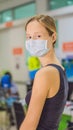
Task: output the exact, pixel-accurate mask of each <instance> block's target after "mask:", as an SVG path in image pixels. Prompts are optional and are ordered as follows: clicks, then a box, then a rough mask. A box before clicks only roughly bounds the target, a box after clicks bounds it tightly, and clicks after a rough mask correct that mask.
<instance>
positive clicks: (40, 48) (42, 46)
mask: <svg viewBox="0 0 73 130" xmlns="http://www.w3.org/2000/svg"><path fill="white" fill-rule="evenodd" d="M47 43H48V41H47V40H27V41H26V49H27V51H28V52H29V53H30V54H31V55H32V56H37V57H41V56H44V55H45V54H46V53H47V52H48V51H49V48H47Z"/></svg>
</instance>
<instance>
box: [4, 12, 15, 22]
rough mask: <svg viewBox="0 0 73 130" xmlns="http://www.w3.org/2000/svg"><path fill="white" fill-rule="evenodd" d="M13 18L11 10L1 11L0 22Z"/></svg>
mask: <svg viewBox="0 0 73 130" xmlns="http://www.w3.org/2000/svg"><path fill="white" fill-rule="evenodd" d="M11 20H13V16H12V10H7V11H4V12H3V13H2V22H7V21H11Z"/></svg>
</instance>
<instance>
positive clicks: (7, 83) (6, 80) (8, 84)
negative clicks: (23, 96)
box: [1, 71, 19, 98]
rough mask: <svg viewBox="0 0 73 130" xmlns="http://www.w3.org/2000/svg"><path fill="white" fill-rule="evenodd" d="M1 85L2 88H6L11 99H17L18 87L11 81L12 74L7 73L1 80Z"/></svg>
mask: <svg viewBox="0 0 73 130" xmlns="http://www.w3.org/2000/svg"><path fill="white" fill-rule="evenodd" d="M1 85H2V87H4V88H8V94H9V96H11V97H13V98H19V92H18V87H17V85H16V84H15V82H14V81H13V79H12V74H11V73H10V72H9V71H7V72H5V74H4V76H3V77H2V79H1Z"/></svg>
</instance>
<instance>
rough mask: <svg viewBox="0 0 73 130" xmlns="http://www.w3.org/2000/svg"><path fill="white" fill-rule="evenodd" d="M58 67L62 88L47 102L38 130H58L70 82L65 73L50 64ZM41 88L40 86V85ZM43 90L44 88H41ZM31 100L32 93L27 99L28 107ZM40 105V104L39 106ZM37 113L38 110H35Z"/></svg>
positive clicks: (29, 93)
mask: <svg viewBox="0 0 73 130" xmlns="http://www.w3.org/2000/svg"><path fill="white" fill-rule="evenodd" d="M49 65H51V66H53V67H56V69H57V70H58V71H59V75H60V87H59V90H58V92H57V94H56V95H55V96H53V97H51V98H47V99H46V100H45V104H44V107H43V111H42V113H41V117H40V121H39V123H38V126H37V129H36V130H58V127H59V123H60V119H61V115H62V112H63V110H64V106H65V104H66V100H67V96H68V81H67V77H66V74H65V71H64V70H63V69H62V68H61V67H60V66H59V65H56V64H48V66H49ZM39 87H40V84H39ZM40 89H42V88H40ZM30 98H31V91H30V92H28V94H27V95H26V97H25V100H26V103H27V105H29V102H30ZM37 105H38V104H37ZM34 111H35V112H36V110H34Z"/></svg>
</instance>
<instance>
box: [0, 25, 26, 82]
mask: <svg viewBox="0 0 73 130" xmlns="http://www.w3.org/2000/svg"><path fill="white" fill-rule="evenodd" d="M24 37H25V34H24V25H23V24H22V25H19V26H14V27H12V28H10V29H3V30H0V68H1V70H10V71H11V72H12V74H13V77H14V80H15V81H22V82H24V81H26V80H28V70H27V67H26V56H25V47H24V40H25V38H24ZM18 47H21V48H23V54H22V55H20V56H19V55H13V53H12V50H13V48H18ZM17 58H18V59H17ZM17 62H18V64H19V66H20V68H19V69H17V68H16V64H17Z"/></svg>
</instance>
